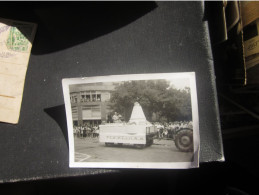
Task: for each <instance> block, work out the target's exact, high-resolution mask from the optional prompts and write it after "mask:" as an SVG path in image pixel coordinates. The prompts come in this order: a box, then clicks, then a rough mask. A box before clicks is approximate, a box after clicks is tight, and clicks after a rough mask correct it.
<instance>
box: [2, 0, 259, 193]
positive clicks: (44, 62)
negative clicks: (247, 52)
mask: <svg viewBox="0 0 259 195" xmlns="http://www.w3.org/2000/svg"><path fill="white" fill-rule="evenodd" d="M204 8H205V6H204V5H203V3H202V2H159V3H155V2H146V3H135V2H132V3H73V4H71V3H62V4H60V3H40V4H39V3H2V2H1V5H0V17H3V18H9V19H16V20H22V21H31V22H35V23H37V24H38V29H37V33H36V37H35V40H34V43H33V47H32V54H31V57H30V63H29V66H28V71H27V75H26V82H25V89H24V96H23V102H22V109H21V115H20V121H19V124H18V125H10V124H4V123H2V124H0V153H1V161H0V179H1V181H2V182H8V181H11V182H14V181H19V180H27V179H29V180H35V179H42V178H43V179H45V180H41V181H30V182H17V183H9V184H8V183H7V184H1V185H0V191H2V192H5V193H14V194H17V193H18V194H19V193H20V194H30V193H31V194H35V193H36V194H56V193H59V192H71V193H72V192H75V193H83V192H85V193H87V192H91V193H95V192H106V193H109V194H114V193H120V194H121V193H126V192H128V193H131V194H132V193H139V194H140V193H141V194H143V193H144V194H146V193H148V192H154V193H159V194H160V193H163V194H172V193H178V194H182V193H193V192H197V193H200V194H226V193H230V194H231V193H241V192H240V190H243V191H245V192H248V193H252V192H253V190H254V189H255V186H253V184H252V181H255V180H256V181H258V177H257V174H256V173H258V169H256V164H257V161H256V160H254V159H255V158H254V157H255V156H256V155H257V154H256V151H255V150H256V149H255V148H256V146H257V144H256V143H258V139H257V138H256V137H255V136H253V138H251V137H249V136H245V137H244V136H239V137H237V138H233V137H231V136H230V137H229V138H228V139H226V140H224V146H225V156H226V162H225V163H223V162H221V163H220V162H214V163H201V167H200V168H199V169H192V170H127V169H125V170H108V169H70V168H69V167H68V146H67V129H66V121H65V115H64V106H63V104H64V101H63V94H62V87H61V79H62V78H71V77H80V76H97V75H98V76H99V75H110V74H132V73H156V72H161V73H162V72H190V71H194V72H196V77H197V90H198V91H197V92H198V104H199V120H200V136H201V156H200V159H201V161H202V162H207V161H208V162H209V161H216V160H219V159H221V156H222V150H223V149H222V147H221V138H220V123H219V117H218V108H217V94H216V86H215V77H214V67H213V58H212V52H211V47H210V39H209V34H208V30H209V29H208V24H207V20H208V17H206V16H205V15H204ZM214 58H215V55H214ZM241 143H242V144H241ZM243 143H244V144H243ZM247 148H249V149H250V150H247ZM253 149H254V150H253ZM248 151H249V152H248ZM76 175H77V176H78V175H85V176H82V177H70V178H62V179H50V180H46V179H47V178H53V177H69V176H76ZM205 186H206V187H205ZM51 187H54V189H53V188H51Z"/></svg>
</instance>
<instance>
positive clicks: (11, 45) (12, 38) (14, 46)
mask: <svg viewBox="0 0 259 195" xmlns="http://www.w3.org/2000/svg"><path fill="white" fill-rule="evenodd" d="M30 28H31V27H30V25H17V26H12V27H11V28H10V32H9V36H8V38H7V41H6V46H7V48H8V49H9V50H12V51H16V52H28V51H29V49H30V44H29V43H30V40H28V38H27V37H30V35H29V34H28V33H27V32H28V31H29V32H31V30H29V29H30Z"/></svg>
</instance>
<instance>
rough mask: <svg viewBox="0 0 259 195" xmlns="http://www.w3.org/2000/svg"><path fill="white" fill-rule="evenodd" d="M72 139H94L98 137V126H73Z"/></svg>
mask: <svg viewBox="0 0 259 195" xmlns="http://www.w3.org/2000/svg"><path fill="white" fill-rule="evenodd" d="M73 129H74V137H78V138H86V137H90V138H95V137H99V126H98V125H86V124H84V125H80V126H76V125H74V128H73Z"/></svg>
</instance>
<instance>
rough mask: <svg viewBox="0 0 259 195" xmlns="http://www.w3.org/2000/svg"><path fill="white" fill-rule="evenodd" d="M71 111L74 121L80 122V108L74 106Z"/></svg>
mask: <svg viewBox="0 0 259 195" xmlns="http://www.w3.org/2000/svg"><path fill="white" fill-rule="evenodd" d="M71 110H72V118H73V120H78V108H77V106H72V107H71Z"/></svg>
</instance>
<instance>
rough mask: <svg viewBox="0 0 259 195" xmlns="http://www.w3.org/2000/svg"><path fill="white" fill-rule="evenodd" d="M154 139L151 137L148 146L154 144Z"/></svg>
mask: <svg viewBox="0 0 259 195" xmlns="http://www.w3.org/2000/svg"><path fill="white" fill-rule="evenodd" d="M153 142H154V141H153V139H150V140H148V141H147V143H146V146H151V145H152V144H153Z"/></svg>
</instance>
